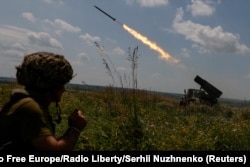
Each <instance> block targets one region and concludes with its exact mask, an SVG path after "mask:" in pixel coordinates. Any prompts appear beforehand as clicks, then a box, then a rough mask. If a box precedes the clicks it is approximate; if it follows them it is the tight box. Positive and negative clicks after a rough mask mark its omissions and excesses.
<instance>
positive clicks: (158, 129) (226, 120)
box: [0, 84, 250, 151]
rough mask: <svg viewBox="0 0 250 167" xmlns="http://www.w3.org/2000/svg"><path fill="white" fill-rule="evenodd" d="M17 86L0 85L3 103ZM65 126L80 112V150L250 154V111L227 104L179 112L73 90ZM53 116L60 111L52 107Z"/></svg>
mask: <svg viewBox="0 0 250 167" xmlns="http://www.w3.org/2000/svg"><path fill="white" fill-rule="evenodd" d="M16 87H18V86H17V85H13V84H0V94H1V96H0V104H3V103H4V102H5V101H6V100H7V99H8V97H9V95H10V92H11V89H13V88H16ZM61 107H62V111H63V115H62V117H63V121H62V123H61V124H59V125H58V126H57V131H58V133H57V135H58V136H60V135H61V134H62V133H63V132H64V131H65V130H66V128H67V117H68V115H69V114H70V113H71V112H72V111H73V110H74V109H75V108H79V109H81V110H82V111H83V112H84V115H85V116H86V118H87V120H88V125H87V127H86V129H85V130H84V132H83V133H82V134H81V136H80V138H79V141H78V143H77V146H76V150H98V151H99V150H250V130H249V129H250V110H249V109H248V108H233V107H230V106H228V105H224V104H220V105H219V106H214V107H209V106H204V105H199V104H195V105H191V106H189V107H187V108H180V107H179V102H178V101H177V100H176V99H172V98H168V97H165V96H162V95H159V94H153V93H149V92H148V91H143V90H133V89H131V90H127V89H126V90H125V89H124V91H120V90H119V91H117V90H116V89H115V88H113V87H108V88H107V89H106V90H103V91H85V90H76V89H68V90H67V91H66V92H65V94H64V95H63V98H62V101H61ZM51 112H52V113H56V112H55V108H54V106H51Z"/></svg>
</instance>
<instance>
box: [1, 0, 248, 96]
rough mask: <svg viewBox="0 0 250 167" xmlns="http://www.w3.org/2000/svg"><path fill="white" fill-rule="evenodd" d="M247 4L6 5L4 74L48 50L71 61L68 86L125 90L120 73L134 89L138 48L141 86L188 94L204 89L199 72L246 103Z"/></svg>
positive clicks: (85, 0) (68, 1) (208, 0)
mask: <svg viewBox="0 0 250 167" xmlns="http://www.w3.org/2000/svg"><path fill="white" fill-rule="evenodd" d="M95 5H96V6H98V7H99V8H101V9H102V10H104V11H106V12H107V13H108V14H110V15H111V16H113V17H114V18H116V20H117V21H116V22H114V21H113V20H112V19H110V18H108V17H107V16H105V15H104V14H102V13H101V12H100V11H98V10H97V9H96V8H95V7H94V6H95ZM249 6H250V1H249V0H237V1H236V0H1V1H0V76H6V77H14V76H15V72H16V71H15V66H16V65H18V64H20V62H21V61H22V58H23V56H24V55H25V54H27V53H31V52H35V51H51V52H56V53H59V54H63V55H64V56H65V57H66V58H67V59H68V60H69V61H70V63H71V64H72V66H73V69H74V72H75V74H77V75H76V76H75V78H73V80H72V81H71V83H78V84H82V83H83V82H84V83H85V84H89V85H103V86H106V85H110V84H111V85H114V86H121V82H120V81H119V77H118V76H117V74H119V75H120V76H122V78H123V79H122V83H123V84H124V86H125V87H131V78H132V77H131V68H130V63H129V61H128V60H127V58H128V48H129V47H130V48H131V49H134V48H135V47H137V46H138V48H139V50H138V53H139V55H140V56H139V59H138V71H137V80H138V88H139V89H145V90H153V91H162V92H171V93H183V91H184V89H187V88H198V89H199V85H198V84H197V83H195V82H194V77H195V76H196V75H199V76H200V77H202V78H203V79H205V80H207V81H208V82H210V83H211V84H213V85H214V86H215V87H217V88H218V89H220V90H221V91H222V92H223V94H222V96H221V97H224V98H237V99H241V100H243V99H246V100H249V99H250V89H249V85H250V67H249V62H250V39H249V36H250V31H249V30H250V22H249V15H250V13H249ZM124 24H125V25H127V26H129V27H130V28H131V29H133V30H135V31H136V32H137V33H140V34H141V35H143V36H145V37H147V38H148V40H150V41H151V42H154V43H156V44H157V46H158V47H159V48H161V49H162V50H164V51H165V53H167V54H168V55H169V56H170V57H171V59H164V58H162V56H161V54H159V53H158V52H157V51H155V50H153V49H150V47H149V46H148V45H146V44H143V43H142V42H141V41H140V40H139V39H137V38H135V37H134V36H132V35H131V34H130V33H129V32H128V31H127V30H125V29H124V28H123V26H122V25H124ZM95 43H98V45H99V46H100V48H99V49H98V48H97V46H96V44H95ZM103 58H104V59H105V60H107V62H108V63H109V65H110V69H111V71H112V74H113V76H114V80H115V81H113V80H112V78H111V76H110V75H109V74H108V73H107V69H106V68H105V65H104V64H103V60H102V59H103ZM173 59H174V60H178V62H177V61H171V60H173Z"/></svg>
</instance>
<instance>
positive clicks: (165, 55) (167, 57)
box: [122, 24, 179, 63]
mask: <svg viewBox="0 0 250 167" xmlns="http://www.w3.org/2000/svg"><path fill="white" fill-rule="evenodd" d="M122 27H123V28H124V29H125V30H126V31H128V32H129V33H130V34H131V35H132V36H134V37H135V38H136V39H138V40H140V41H141V42H142V43H144V44H146V45H148V46H149V48H150V49H153V50H155V51H156V52H158V53H159V54H160V58H161V59H164V60H167V61H171V62H173V63H179V60H178V59H175V58H174V57H172V56H171V55H170V54H168V53H167V52H166V51H164V50H163V49H162V48H160V47H159V46H158V45H157V44H156V43H155V42H152V41H150V40H149V39H148V38H147V37H145V36H143V35H142V34H140V33H138V32H136V31H135V30H133V29H132V28H130V27H128V26H127V25H125V24H123V25H122Z"/></svg>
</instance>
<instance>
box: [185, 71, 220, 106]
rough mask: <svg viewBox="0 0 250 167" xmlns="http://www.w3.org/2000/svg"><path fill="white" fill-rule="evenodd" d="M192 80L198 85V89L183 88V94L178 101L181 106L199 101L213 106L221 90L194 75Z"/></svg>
mask: <svg viewBox="0 0 250 167" xmlns="http://www.w3.org/2000/svg"><path fill="white" fill-rule="evenodd" d="M194 81H195V82H196V83H198V84H199V85H200V89H188V90H187V91H186V90H184V95H183V97H182V99H181V101H180V105H181V106H187V105H189V104H190V103H200V104H206V105H210V106H213V105H215V104H217V103H218V98H219V97H220V96H221V95H222V92H221V91H220V90H219V89H217V88H216V87H214V86H213V85H212V84H210V83H209V82H207V81H206V80H204V79H202V78H201V77H200V76H198V75H197V76H196V77H195V78H194Z"/></svg>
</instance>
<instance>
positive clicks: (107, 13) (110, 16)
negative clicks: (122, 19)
mask: <svg viewBox="0 0 250 167" xmlns="http://www.w3.org/2000/svg"><path fill="white" fill-rule="evenodd" d="M95 8H96V9H98V10H100V11H101V12H102V13H104V14H105V15H106V16H108V17H109V18H111V19H112V20H113V21H115V20H116V19H115V18H114V17H112V16H110V15H109V14H108V13H106V12H104V11H103V10H102V9H100V8H98V7H97V6H95Z"/></svg>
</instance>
